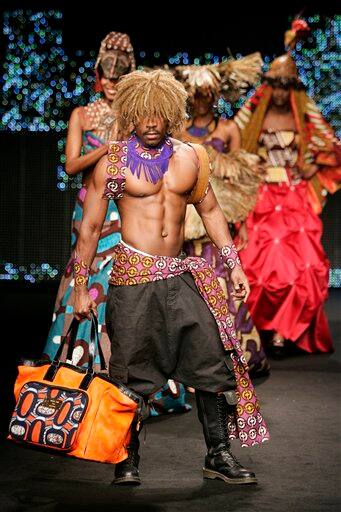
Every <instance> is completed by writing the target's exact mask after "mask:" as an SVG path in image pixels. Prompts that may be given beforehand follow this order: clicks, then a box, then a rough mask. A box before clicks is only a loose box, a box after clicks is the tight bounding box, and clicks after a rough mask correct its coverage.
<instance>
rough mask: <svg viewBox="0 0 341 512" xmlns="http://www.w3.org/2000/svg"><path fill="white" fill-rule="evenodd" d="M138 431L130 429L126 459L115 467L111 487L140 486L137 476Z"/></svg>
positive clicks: (138, 459) (138, 457) (138, 460)
mask: <svg viewBox="0 0 341 512" xmlns="http://www.w3.org/2000/svg"><path fill="white" fill-rule="evenodd" d="M139 447H140V441H139V431H137V430H136V428H133V429H132V432H131V440H130V443H129V446H128V448H127V450H128V458H127V459H125V460H123V461H122V462H119V463H118V464H116V466H115V478H114V480H113V481H112V485H140V484H141V480H140V474H139V462H140V456H139Z"/></svg>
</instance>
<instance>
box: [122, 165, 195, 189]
mask: <svg viewBox="0 0 341 512" xmlns="http://www.w3.org/2000/svg"><path fill="white" fill-rule="evenodd" d="M196 179H197V172H196V169H195V167H194V166H193V165H191V163H190V162H189V163H188V164H186V163H185V162H182V163H181V162H180V161H179V159H178V158H173V157H172V158H171V160H170V162H169V166H168V170H167V171H166V173H165V174H164V176H163V178H162V179H160V180H159V181H158V182H157V183H155V184H153V183H151V182H150V181H148V180H147V179H146V176H145V175H144V173H143V171H142V172H141V175H140V177H137V175H136V174H132V172H131V171H130V170H127V171H126V188H125V192H126V193H127V194H129V195H130V196H134V197H148V196H154V195H158V194H162V193H164V194H175V195H178V196H184V195H186V194H187V193H189V192H190V191H191V190H192V188H193V187H194V185H195V182H196Z"/></svg>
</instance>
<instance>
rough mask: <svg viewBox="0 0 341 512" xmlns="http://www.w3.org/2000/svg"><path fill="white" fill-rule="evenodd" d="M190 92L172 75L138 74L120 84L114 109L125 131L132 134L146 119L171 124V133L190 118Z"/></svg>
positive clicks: (161, 73)
mask: <svg viewBox="0 0 341 512" xmlns="http://www.w3.org/2000/svg"><path fill="white" fill-rule="evenodd" d="M186 100H187V93H186V91H185V89H184V87H183V85H182V84H181V83H180V82H178V81H177V80H176V79H175V78H174V77H173V75H172V74H171V73H169V72H168V71H163V70H156V71H152V72H149V73H147V72H145V71H134V72H133V73H130V74H129V75H126V76H124V77H122V78H121V79H120V81H119V83H118V85H117V89H116V95H115V101H114V109H115V112H116V115H117V119H118V123H119V126H120V128H121V129H122V131H123V132H126V131H132V130H133V129H134V127H135V126H136V124H137V123H138V122H139V121H140V120H141V119H145V118H150V117H158V118H161V119H164V120H166V121H168V131H169V132H170V133H173V132H175V131H178V130H180V129H181V127H182V125H183V123H184V121H185V117H186Z"/></svg>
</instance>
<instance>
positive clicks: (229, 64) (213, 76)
mask: <svg viewBox="0 0 341 512" xmlns="http://www.w3.org/2000/svg"><path fill="white" fill-rule="evenodd" d="M262 65H263V61H262V57H261V55H260V53H258V52H256V53H252V54H251V55H247V56H246V57H243V58H241V59H238V60H237V59H230V60H228V61H226V62H222V63H220V64H208V65H204V66H177V67H176V68H175V70H174V73H175V77H176V78H177V79H178V80H180V81H181V82H182V83H183V84H184V86H185V89H186V91H187V93H188V95H189V99H190V100H191V99H193V98H194V95H195V94H196V93H197V92H201V93H202V94H204V95H212V97H213V98H215V99H217V98H218V97H219V96H220V95H224V97H225V98H226V99H227V100H228V101H231V102H234V101H236V100H237V99H238V98H239V97H240V96H241V95H242V94H244V93H245V91H246V89H247V88H248V87H250V86H252V85H254V84H255V82H256V81H257V80H258V78H259V76H260V74H261V69H262Z"/></svg>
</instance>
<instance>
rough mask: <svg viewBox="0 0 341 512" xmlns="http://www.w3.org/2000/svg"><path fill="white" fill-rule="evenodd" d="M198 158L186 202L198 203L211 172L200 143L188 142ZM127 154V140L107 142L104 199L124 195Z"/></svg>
mask: <svg viewBox="0 0 341 512" xmlns="http://www.w3.org/2000/svg"><path fill="white" fill-rule="evenodd" d="M190 145H191V147H192V148H193V149H194V151H195V153H196V155H197V157H198V160H199V174H198V180H197V182H196V185H195V187H194V188H193V190H192V191H191V193H190V194H189V196H188V199H187V202H188V203H190V204H198V203H200V202H201V201H202V200H203V199H204V198H205V197H206V194H207V192H208V190H209V178H210V174H211V169H210V162H209V157H208V154H207V152H206V150H205V148H204V147H203V146H201V145H200V144H190ZM127 155H128V143H127V141H112V142H110V143H109V151H108V167H107V181H106V186H105V189H104V193H103V197H104V198H105V199H108V200H109V199H114V200H117V199H122V197H123V195H124V189H125V182H126V175H125V173H126V170H127V169H128V166H127Z"/></svg>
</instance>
